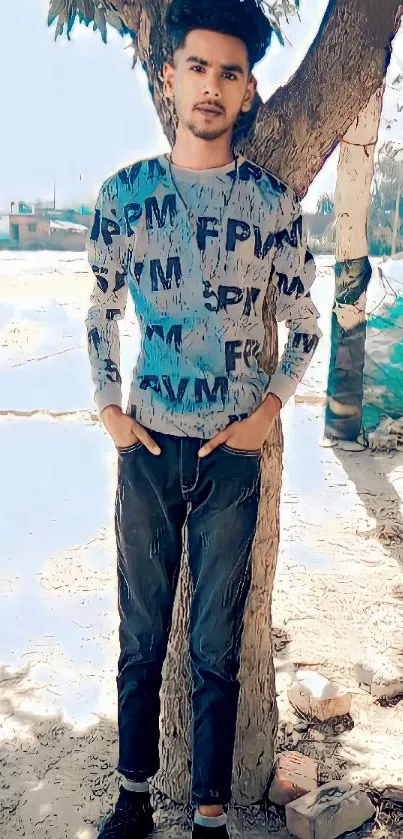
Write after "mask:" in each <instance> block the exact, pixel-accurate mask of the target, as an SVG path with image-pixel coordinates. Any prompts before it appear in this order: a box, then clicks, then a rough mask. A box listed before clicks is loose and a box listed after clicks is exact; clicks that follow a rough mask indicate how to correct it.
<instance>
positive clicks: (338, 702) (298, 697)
mask: <svg viewBox="0 0 403 839" xmlns="http://www.w3.org/2000/svg"><path fill="white" fill-rule="evenodd" d="M351 698H352V697H351V694H350V693H349V692H348V691H347V690H345V689H344V688H342V687H339V686H338V685H337V684H336V683H335V682H330V681H329V679H327V678H326V676H322V674H321V673H317V672H316V671H314V670H298V671H297V673H296V677H295V682H294V684H293V685H291V687H290V689H289V691H288V699H289V701H290V703H291V705H293V706H294V708H296V709H297V710H298V711H301V712H302V713H303V714H304V715H305V716H307V717H311V718H313V719H318V720H321V721H322V722H323V721H325V720H330V719H333V717H344V716H345V714H348V713H349V712H350V709H351Z"/></svg>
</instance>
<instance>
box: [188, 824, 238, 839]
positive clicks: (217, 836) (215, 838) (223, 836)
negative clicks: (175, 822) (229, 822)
mask: <svg viewBox="0 0 403 839" xmlns="http://www.w3.org/2000/svg"><path fill="white" fill-rule="evenodd" d="M192 839H229V833H228V830H227V826H226V825H225V824H223V825H221V827H203V825H201V824H194V825H193V830H192Z"/></svg>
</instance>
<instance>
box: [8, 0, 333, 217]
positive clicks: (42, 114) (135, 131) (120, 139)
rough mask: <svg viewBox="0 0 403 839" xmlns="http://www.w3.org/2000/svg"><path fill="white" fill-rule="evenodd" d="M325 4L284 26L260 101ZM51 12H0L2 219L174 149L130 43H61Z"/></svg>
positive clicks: (302, 47) (68, 199)
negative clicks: (12, 210) (13, 209)
mask: <svg viewBox="0 0 403 839" xmlns="http://www.w3.org/2000/svg"><path fill="white" fill-rule="evenodd" d="M308 4H309V5H308ZM326 6H327V0H301V21H300V20H299V19H298V17H294V18H292V19H291V21H290V24H289V25H288V26H285V33H286V35H287V38H288V39H289V40H290V42H291V44H290V45H286V46H285V47H282V46H281V45H280V44H279V43H278V42H277V39H274V41H273V45H272V47H271V48H270V50H269V52H268V54H267V56H266V58H265V59H264V60H263V61H262V62H261V63H260V65H258V67H257V70H256V75H257V78H258V83H259V90H260V93H261V95H262V97H263V98H264V99H266V98H267V97H268V96H269V95H270V94H271V93H273V92H274V90H275V89H276V87H278V86H279V85H283V84H285V83H286V82H287V79H288V78H289V77H290V76H291V75H292V74H293V73H294V72H295V70H296V69H297V67H298V65H299V64H300V62H301V60H302V58H303V57H304V55H305V53H306V51H307V49H308V48H309V45H310V43H311V42H312V40H313V38H314V36H315V34H316V32H317V30H318V27H319V25H320V21H321V19H322V16H323V13H324V11H325V8H326ZM47 9H48V3H47V0H13V2H12V3H7V5H6V6H5V7H4V6H3V8H2V11H1V19H2V26H1V28H0V73H1V76H0V78H1V79H2V114H3V120H4V121H3V124H2V130H1V131H0V211H7V210H8V209H9V206H10V202H11V201H18V200H24V201H34V200H36V199H37V198H42V199H45V200H46V199H47V200H51V199H52V197H53V179H54V178H55V180H56V201H57V206H71V205H77V204H79V203H81V202H84V201H88V202H90V203H91V202H93V201H94V200H95V196H96V194H97V192H98V189H99V187H100V185H101V183H102V182H103V181H104V180H105V178H106V177H107V176H108V175H109V174H111V173H112V172H114V171H116V170H117V169H118V168H119V167H120V166H123V165H124V164H127V163H129V162H132V161H134V160H136V159H139V158H142V157H151V156H153V155H155V154H158V153H161V152H163V151H165V150H166V149H167V147H168V146H167V141H166V138H165V137H164V135H163V132H162V130H161V128H160V125H159V121H158V118H157V115H156V113H155V110H154V107H153V104H152V102H151V98H150V96H149V93H148V88H147V83H146V79H145V76H144V73H143V71H142V70H141V68H140V67H138V68H136V70H134V71H133V70H132V69H131V64H132V53H131V51H130V50H129V49H126V48H125V47H127V44H128V39H123V38H121V37H120V36H119V35H118V34H117V33H116V32H115V31H114V30H113V29H111V28H110V29H109V33H108V44H107V45H106V46H105V45H104V44H103V42H102V40H101V37H100V35H99V33H98V32H93V31H92V29H89V30H87V29H86V28H85V27H84V26H83V25H80V24H76V26H75V28H74V30H73V34H72V39H71V41H70V42H68V41H67V38H66V37H65V36H62V37H61V38H58V39H57V41H56V42H55V40H54V29H49V28H48V27H47V21H46V18H47ZM21 21H23V25H21ZM4 115H5V119H4ZM337 156H338V153H337V151H336V152H335V153H334V154H333V155H332V157H331V158H329V160H328V161H327V163H326V164H325V166H324V168H323V169H322V172H321V173H320V174H319V175H318V177H317V178H316V180H315V181H314V183H313V185H312V186H311V189H310V191H309V193H308V196H307V198H306V199H305V201H304V209H305V210H314V209H315V207H316V201H317V198H318V197H319V195H320V194H321V193H322V192H327V191H330V192H332V191H333V188H334V183H335V176H336V170H337Z"/></svg>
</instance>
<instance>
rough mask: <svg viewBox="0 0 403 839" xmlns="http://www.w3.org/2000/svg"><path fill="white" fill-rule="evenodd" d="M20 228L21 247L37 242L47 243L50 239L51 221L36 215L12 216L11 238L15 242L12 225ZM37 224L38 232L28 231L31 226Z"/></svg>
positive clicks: (15, 214) (14, 214)
mask: <svg viewBox="0 0 403 839" xmlns="http://www.w3.org/2000/svg"><path fill="white" fill-rule="evenodd" d="M13 224H16V225H18V226H19V230H20V236H19V245H20V247H21V246H24V245H30V244H34V243H36V242H42V241H43V242H47V241H48V239H49V220H48V219H45V218H42V217H41V216H34V215H18V214H17V213H13V214H12V215H10V238H11V240H12V241H13V234H12V225H13ZM31 224H35V225H36V230H34V231H31V230H29V229H28V227H29V225H31Z"/></svg>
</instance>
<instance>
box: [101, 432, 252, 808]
mask: <svg viewBox="0 0 403 839" xmlns="http://www.w3.org/2000/svg"><path fill="white" fill-rule="evenodd" d="M151 436H152V437H153V439H154V440H155V441H156V442H157V443H158V444H159V446H160V448H161V450H162V454H161V455H160V456H159V457H155V455H152V454H151V453H150V452H149V451H148V450H147V449H146V448H145V447H144V446H143V445H142V444H135V445H134V446H131V447H130V448H128V449H120V450H119V467H118V489H117V493H116V517H115V518H116V538H117V551H118V594H119V616H120V629H119V639H120V656H119V664H118V676H117V686H118V723H119V763H118V766H117V769H118V771H119V772H120V773H121V774H123V775H125V776H126V777H127V778H129V779H130V780H132V781H137V782H140V781H145V780H146V779H147V778H151V777H152V776H153V775H154V774H155V773H156V772H157V770H158V769H159V754H158V744H159V713H160V699H159V692H160V688H161V681H162V679H161V673H162V666H163V663H164V659H165V655H166V650H167V644H168V636H169V631H170V627H171V619H172V609H173V603H174V596H175V590H176V585H177V580H178V575H179V567H180V559H181V553H182V530H183V526H184V524H185V521H187V527H188V541H189V566H190V574H191V580H192V588H193V596H192V605H191V614H190V657H191V675H192V685H193V692H192V710H193V736H192V804H194V805H198V804H222V805H225V804H228V803H229V802H230V800H231V777H232V762H233V752H234V742H235V729H236V718H237V709H238V697H239V681H238V673H239V664H240V649H241V641H242V632H243V623H244V620H243V619H244V611H245V604H246V600H247V596H248V593H249V589H250V582H251V549H252V543H253V538H254V535H255V530H256V522H257V513H258V502H259V495H260V451H254V452H238V451H236V450H234V449H230V448H228V447H226V446H221V447H219V448H218V449H216V450H215V451H214V452H213V453H212V454H211V455H209V456H208V457H207V458H205V459H200V458H198V456H197V452H198V450H199V449H200V448H201V446H202V444H203V442H204V441H203V440H201V439H200V440H199V439H195V438H187V437H174V436H169V435H165V434H159V433H156V432H151Z"/></svg>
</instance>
